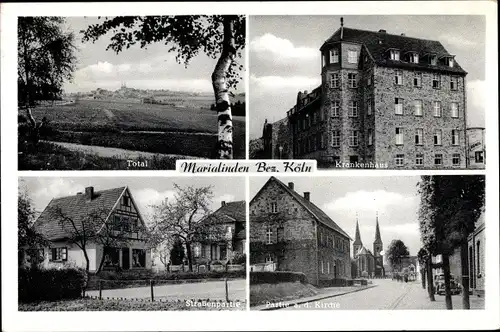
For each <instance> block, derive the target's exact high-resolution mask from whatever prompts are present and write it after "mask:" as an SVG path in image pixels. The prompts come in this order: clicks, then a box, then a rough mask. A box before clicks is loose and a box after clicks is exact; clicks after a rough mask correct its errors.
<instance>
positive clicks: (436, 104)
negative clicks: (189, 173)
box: [432, 101, 441, 118]
mask: <svg viewBox="0 0 500 332" xmlns="http://www.w3.org/2000/svg"><path fill="white" fill-rule="evenodd" d="M432 105H433V109H434V116H435V117H437V118H439V117H441V102H440V101H434V102H432Z"/></svg>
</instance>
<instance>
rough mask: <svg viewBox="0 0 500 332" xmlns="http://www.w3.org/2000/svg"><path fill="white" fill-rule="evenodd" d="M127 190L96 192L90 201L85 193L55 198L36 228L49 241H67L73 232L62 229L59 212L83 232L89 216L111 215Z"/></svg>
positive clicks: (36, 223)
mask: <svg viewBox="0 0 500 332" xmlns="http://www.w3.org/2000/svg"><path fill="white" fill-rule="evenodd" d="M126 189H127V187H120V188H113V189H107V190H101V191H95V192H94V194H93V196H92V200H90V201H87V198H86V195H85V194H84V193H82V194H77V195H73V196H66V197H60V198H54V199H52V200H51V201H50V203H49V204H48V205H47V207H46V208H45V210H43V212H42V213H41V214H40V216H39V217H38V219H37V220H36V222H35V224H34V227H35V229H36V230H37V231H38V232H39V233H40V234H42V235H43V236H44V237H45V238H46V239H47V240H50V241H55V240H60V239H66V238H68V237H69V236H70V235H71V232H70V229H68V228H67V227H66V229H65V228H64V227H62V225H61V223H60V214H59V213H58V211H59V210H60V211H61V213H62V214H63V215H64V216H65V217H67V218H71V219H72V220H73V221H74V222H75V225H76V227H77V230H81V226H82V224H83V222H84V221H85V219H86V217H87V216H88V215H89V214H91V213H96V212H99V213H103V214H106V215H109V214H110V213H111V211H112V210H113V208H114V206H115V204H116V203H117V202H118V200H119V199H120V197H121V196H122V194H123V193H124V192H125V190H126Z"/></svg>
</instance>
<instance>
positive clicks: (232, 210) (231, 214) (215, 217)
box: [208, 201, 246, 223]
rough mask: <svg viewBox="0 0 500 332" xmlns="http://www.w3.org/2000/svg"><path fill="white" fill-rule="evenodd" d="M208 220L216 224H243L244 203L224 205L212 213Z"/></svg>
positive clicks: (236, 202) (244, 214)
mask: <svg viewBox="0 0 500 332" xmlns="http://www.w3.org/2000/svg"><path fill="white" fill-rule="evenodd" d="M208 218H209V219H211V220H212V221H214V222H216V223H228V222H243V223H245V221H246V206H245V201H235V202H227V203H224V205H223V206H221V207H220V208H219V209H217V210H216V211H215V212H213V213H212V214H211V215H210V216H208Z"/></svg>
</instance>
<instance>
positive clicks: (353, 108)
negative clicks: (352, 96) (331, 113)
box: [349, 100, 358, 118]
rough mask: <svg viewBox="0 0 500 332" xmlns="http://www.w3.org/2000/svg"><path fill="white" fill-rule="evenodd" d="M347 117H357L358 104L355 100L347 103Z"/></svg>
mask: <svg viewBox="0 0 500 332" xmlns="http://www.w3.org/2000/svg"><path fill="white" fill-rule="evenodd" d="M349 116H350V117H353V118H355V117H357V116H358V102H357V101H355V100H352V101H350V102H349Z"/></svg>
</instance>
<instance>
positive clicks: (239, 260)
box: [233, 253, 247, 266]
mask: <svg viewBox="0 0 500 332" xmlns="http://www.w3.org/2000/svg"><path fill="white" fill-rule="evenodd" d="M233 264H243V265H244V266H246V264H247V255H245V254H241V253H237V254H236V255H234V258H233Z"/></svg>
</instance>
